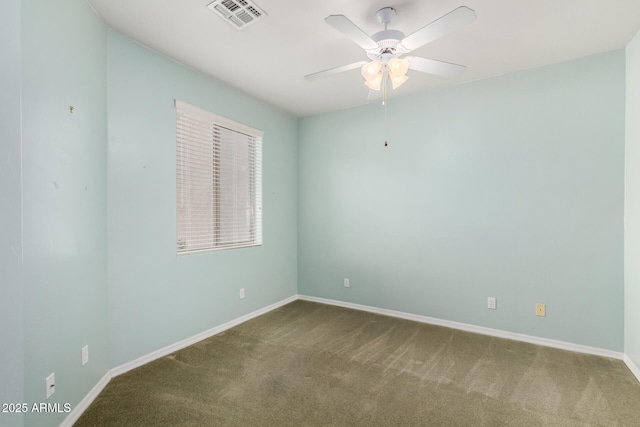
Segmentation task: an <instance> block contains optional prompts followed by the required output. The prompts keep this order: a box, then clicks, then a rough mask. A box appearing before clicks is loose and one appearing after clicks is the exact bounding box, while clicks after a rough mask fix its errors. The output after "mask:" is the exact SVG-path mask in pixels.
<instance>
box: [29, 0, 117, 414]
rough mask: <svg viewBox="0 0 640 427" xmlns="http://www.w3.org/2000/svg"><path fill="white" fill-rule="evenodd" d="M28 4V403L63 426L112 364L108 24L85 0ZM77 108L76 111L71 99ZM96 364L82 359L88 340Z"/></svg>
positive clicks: (91, 360) (31, 0)
mask: <svg viewBox="0 0 640 427" xmlns="http://www.w3.org/2000/svg"><path fill="white" fill-rule="evenodd" d="M21 4H22V19H21V24H22V33H21V34H22V123H23V128H22V138H23V145H22V148H23V150H22V156H23V162H22V165H23V204H24V214H23V215H24V216H23V221H24V233H23V235H24V298H25V305H24V345H25V357H24V360H25V362H24V387H25V393H24V394H25V402H28V403H29V404H32V403H40V402H45V377H47V376H48V375H49V374H50V373H52V372H55V377H56V392H55V394H54V395H53V396H52V397H51V398H50V399H49V400H47V401H46V402H47V403H52V404H55V403H58V404H60V407H59V408H60V412H54V413H30V414H28V415H27V416H26V417H25V424H26V425H29V426H40V425H47V426H48V425H59V424H60V422H61V421H62V420H63V419H64V418H65V417H66V415H67V414H66V413H65V412H64V406H63V405H64V404H65V403H68V404H70V405H71V407H72V408H73V407H75V406H76V405H77V404H78V402H79V401H80V399H82V398H83V397H84V396H85V395H86V394H87V393H88V392H89V390H91V388H92V387H93V386H94V385H95V384H96V383H97V382H98V381H99V379H100V378H102V377H103V376H104V375H105V373H106V372H107V371H108V369H109V365H108V351H107V344H108V334H107V270H106V267H107V263H106V144H107V138H106V132H107V126H106V119H107V116H106V86H105V85H106V35H107V30H106V26H105V25H104V24H103V23H102V22H101V20H100V18H99V17H98V16H96V15H95V13H94V12H93V10H92V8H91V7H90V6H89V4H88V2H86V1H84V0H61V1H56V2H51V1H44V0H24V1H22V2H21ZM71 106H73V107H74V108H75V110H74V112H73V113H72V112H71V111H70V107H71ZM84 345H89V353H90V354H89V355H90V359H89V363H88V364H87V365H85V366H84V367H83V366H81V348H82V347H83V346H84Z"/></svg>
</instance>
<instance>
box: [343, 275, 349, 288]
mask: <svg viewBox="0 0 640 427" xmlns="http://www.w3.org/2000/svg"><path fill="white" fill-rule="evenodd" d="M344 287H345V288H348V287H349V279H347V278H346V277H345V278H344Z"/></svg>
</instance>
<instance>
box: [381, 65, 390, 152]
mask: <svg viewBox="0 0 640 427" xmlns="http://www.w3.org/2000/svg"><path fill="white" fill-rule="evenodd" d="M382 106H383V107H384V146H385V147H388V146H389V142H387V141H388V140H387V129H388V126H387V79H386V78H385V79H384V82H383V85H382Z"/></svg>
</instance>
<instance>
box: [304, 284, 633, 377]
mask: <svg viewBox="0 0 640 427" xmlns="http://www.w3.org/2000/svg"><path fill="white" fill-rule="evenodd" d="M298 299H301V300H305V301H313V302H319V303H322V304H329V305H336V306H340V307H345V308H352V309H355V310H361V311H368V312H370V313H376V314H382V315H385V316H391V317H398V318H400V319H406V320H413V321H415V322H421V323H428V324H431V325H438V326H444V327H447V328H453V329H460V330H462V331H467V332H474V333H476V334H483V335H490V336H494V337H499V338H507V339H510V340H515V341H523V342H528V343H531V344H537V345H542V346H545V347H553V348H558V349H561V350H569V351H575V352H577V353H586V354H593V355H596V356H603V357H610V358H612V359H620V360H622V358H623V356H624V354H623V353H621V352H617V351H612V350H607V349H603V348H598V347H589V346H586V345H581V344H574V343H570V342H565V341H556V340H552V339H548V338H540V337H534V336H531V335H525V334H518V333H515V332H508V331H503V330H500V329H492V328H486V327H484V326H476V325H471V324H468V323H460V322H454V321H451V320H442V319H437V318H435V317H427V316H421V315H419V314H411V313H405V312H402V311H395V310H387V309H385V308H378V307H371V306H368V305H361V304H354V303H350V302H344V301H338V300H332V299H327V298H319V297H311V296H307V295H298ZM627 365H628V363H627ZM636 369H637V368H636ZM632 370H633V369H632ZM634 373H635V372H634ZM636 376H638V374H636ZM639 378H640V377H639Z"/></svg>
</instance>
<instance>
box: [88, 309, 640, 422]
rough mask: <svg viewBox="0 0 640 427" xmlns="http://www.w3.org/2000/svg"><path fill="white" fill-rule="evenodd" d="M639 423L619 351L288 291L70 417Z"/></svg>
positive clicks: (639, 401)
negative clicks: (572, 347) (468, 328)
mask: <svg viewBox="0 0 640 427" xmlns="http://www.w3.org/2000/svg"><path fill="white" fill-rule="evenodd" d="M320 425H322V426H587V425H591V426H608V427H610V426H640V383H639V382H638V381H637V380H636V379H635V377H634V376H633V375H632V373H631V372H630V371H629V370H628V368H627V367H626V366H625V365H624V363H623V362H622V361H620V360H614V359H607V358H603V357H597V356H589V355H584V354H579V353H573V352H568V351H563V350H556V349H551V348H546V347H541V346H536V345H532V344H526V343H521V342H517V341H511V340H506V339H501V338H493V337H488V336H483V335H477V334H472V333H468V332H462V331H458V330H454V329H448V328H443V327H439V326H432V325H426V324H421V323H416V322H411V321H407V320H401V319H396V318H391V317H385V316H379V315H375V314H371V313H365V312H361V311H355V310H349V309H345V308H340V307H333V306H327V305H323V304H316V303H311V302H305V301H296V302H293V303H291V304H288V305H286V306H284V307H282V308H280V309H277V310H275V311H272V312H270V313H267V314H265V315H263V316H260V317H258V318H255V319H253V320H251V321H249V322H246V323H244V324H242V325H239V326H237V327H235V328H233V329H230V330H228V331H226V332H224V333H221V334H219V335H216V336H214V337H211V338H209V339H207V340H204V341H202V342H200V343H198V344H195V345H193V346H191V347H188V348H186V349H184V350H181V351H179V352H176V353H174V354H171V355H169V356H167V357H164V358H162V359H159V360H156V361H154V362H152V363H149V364H147V365H145V366H142V367H140V368H138V369H135V370H133V371H131V372H128V373H126V374H124V375H121V376H119V377H116V378H114V379H113V380H112V381H111V382H110V383H109V384H108V385H107V387H106V388H105V389H104V391H103V392H102V393H101V394H100V396H98V398H97V399H96V400H95V401H94V402H93V404H92V405H91V406H90V407H89V408H88V409H87V411H86V412H85V413H84V414H83V415H82V417H81V418H80V419H79V420H78V422H77V423H76V426H320Z"/></svg>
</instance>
